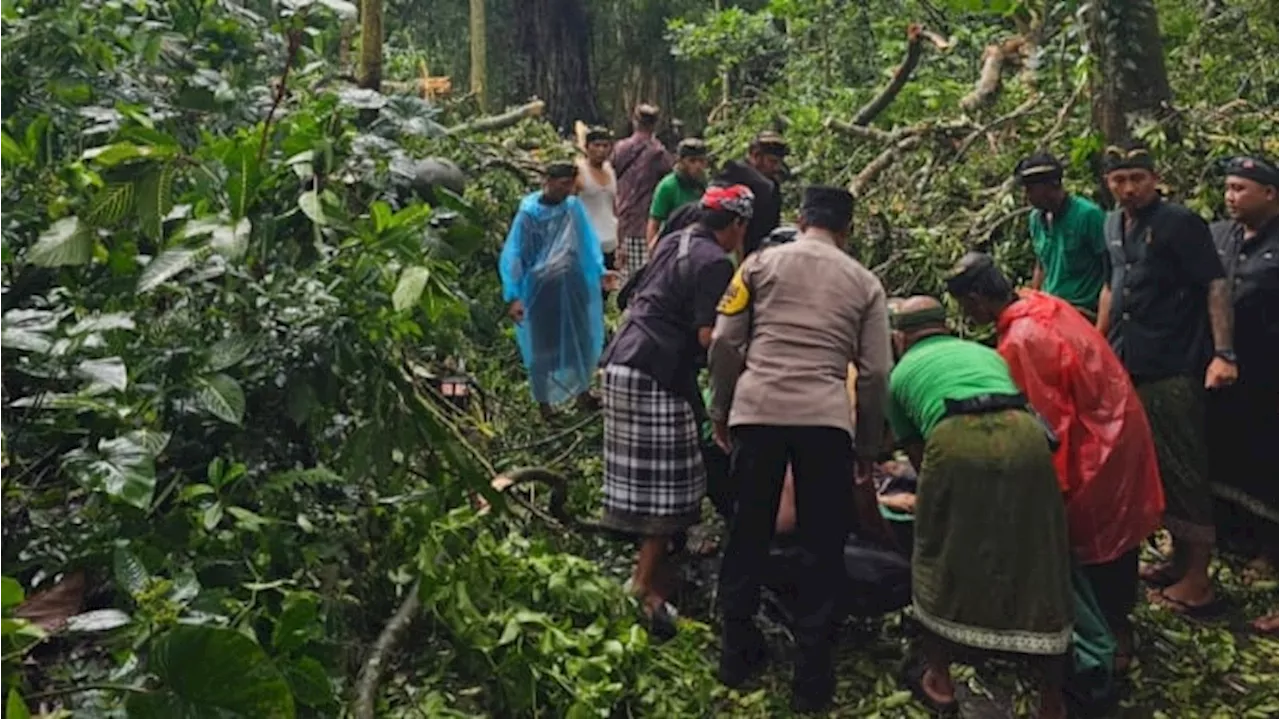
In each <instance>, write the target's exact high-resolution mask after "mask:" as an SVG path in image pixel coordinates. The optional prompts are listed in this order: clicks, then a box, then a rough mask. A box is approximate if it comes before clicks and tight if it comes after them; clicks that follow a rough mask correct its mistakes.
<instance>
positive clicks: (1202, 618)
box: [1149, 589, 1227, 622]
mask: <svg viewBox="0 0 1280 719" xmlns="http://www.w3.org/2000/svg"><path fill="white" fill-rule="evenodd" d="M1149 599H1150V600H1151V601H1152V603H1154V604H1156V605H1157V606H1162V607H1164V608H1165V609H1167V610H1169V611H1171V612H1173V613H1174V614H1178V615H1181V616H1183V617H1186V618H1187V619H1191V620H1194V621H1197V622H1208V621H1213V620H1215V619H1220V618H1222V615H1223V614H1224V613H1225V612H1226V610H1227V606H1226V602H1224V601H1222V600H1221V599H1219V598H1218V597H1216V596H1215V597H1214V598H1213V599H1210V600H1209V601H1208V602H1206V603H1204V604H1188V603H1186V602H1184V601H1182V600H1181V599H1175V598H1174V597H1171V596H1169V595H1168V594H1166V593H1165V592H1164V590H1163V589H1162V590H1160V591H1158V592H1155V593H1154V594H1153V595H1152V596H1151V597H1149Z"/></svg>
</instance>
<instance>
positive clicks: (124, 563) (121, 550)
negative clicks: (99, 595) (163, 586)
mask: <svg viewBox="0 0 1280 719" xmlns="http://www.w3.org/2000/svg"><path fill="white" fill-rule="evenodd" d="M111 573H112V574H113V575H114V576H115V580H116V584H118V585H120V587H121V588H122V589H124V590H125V591H126V592H128V593H129V594H130V595H131V596H135V597H136V596H137V595H138V593H139V592H141V591H142V590H144V589H146V588H147V580H148V579H149V578H150V577H151V574H150V572H148V571H147V567H146V565H144V564H143V563H142V560H141V559H138V555H136V554H134V553H133V552H131V551H129V548H128V547H125V546H120V545H117V546H116V548H115V551H114V552H112V554H111Z"/></svg>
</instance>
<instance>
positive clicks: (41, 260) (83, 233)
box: [27, 217, 93, 267]
mask: <svg viewBox="0 0 1280 719" xmlns="http://www.w3.org/2000/svg"><path fill="white" fill-rule="evenodd" d="M92 258H93V234H92V233H91V231H90V230H89V227H88V226H87V225H84V224H82V223H81V222H80V218H78V217H64V218H62V219H61V220H58V221H57V222H55V223H53V225H52V226H51V227H50V228H49V229H47V230H45V231H44V232H43V233H41V234H40V239H39V240H37V241H36V244H35V245H34V246H33V247H32V248H31V251H30V252H28V253H27V261H28V262H30V263H31V264H33V265H39V266H40V267H62V266H64V265H83V264H85V263H86V262H88V261H89V260H90V259H92Z"/></svg>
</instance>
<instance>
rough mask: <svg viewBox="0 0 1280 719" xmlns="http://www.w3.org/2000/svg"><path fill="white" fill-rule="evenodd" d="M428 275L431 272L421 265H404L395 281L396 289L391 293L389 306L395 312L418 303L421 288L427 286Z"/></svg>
mask: <svg viewBox="0 0 1280 719" xmlns="http://www.w3.org/2000/svg"><path fill="white" fill-rule="evenodd" d="M430 276H431V272H430V271H429V270H428V269H427V268H425V267H423V266H421V265H414V266H412V267H406V268H405V269H404V271H403V272H401V273H400V281H399V282H397V283H396V290H395V292H393V293H392V294H391V306H392V307H394V308H395V310H396V312H400V311H402V310H405V309H407V308H409V307H412V306H414V305H416V304H417V303H418V300H419V299H421V298H422V290H423V289H425V288H426V286H427V278H428V277H430Z"/></svg>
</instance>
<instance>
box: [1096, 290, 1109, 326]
mask: <svg viewBox="0 0 1280 719" xmlns="http://www.w3.org/2000/svg"><path fill="white" fill-rule="evenodd" d="M1110 329H1111V285H1103V286H1102V292H1100V293H1098V331H1099V332H1101V333H1102V336H1103V337H1106V336H1107V332H1108V331H1109V330H1110Z"/></svg>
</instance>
